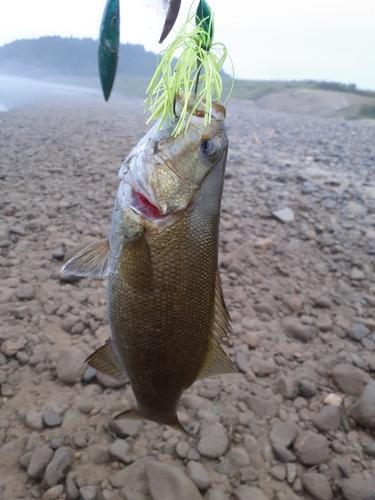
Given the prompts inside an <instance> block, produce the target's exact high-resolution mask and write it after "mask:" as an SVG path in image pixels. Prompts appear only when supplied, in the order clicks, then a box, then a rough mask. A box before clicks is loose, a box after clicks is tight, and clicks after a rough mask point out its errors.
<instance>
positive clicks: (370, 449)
mask: <svg viewBox="0 0 375 500" xmlns="http://www.w3.org/2000/svg"><path fill="white" fill-rule="evenodd" d="M363 451H364V452H365V453H366V455H368V456H369V457H374V458H375V441H373V442H372V443H370V444H368V445H367V446H365V447H364V448H363Z"/></svg>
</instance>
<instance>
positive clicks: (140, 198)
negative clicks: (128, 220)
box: [130, 187, 169, 221]
mask: <svg viewBox="0 0 375 500" xmlns="http://www.w3.org/2000/svg"><path fill="white" fill-rule="evenodd" d="M131 197H132V200H131V204H130V206H131V208H132V209H133V210H134V211H135V212H137V213H138V214H140V215H141V216H142V217H144V218H145V219H147V220H150V221H156V220H159V219H164V218H165V217H167V216H168V215H169V214H167V213H166V214H163V213H161V211H160V209H159V208H158V207H157V206H156V205H154V204H153V203H152V202H151V201H150V199H149V197H148V196H147V195H145V194H144V193H141V192H139V191H136V190H135V189H134V188H133V187H132V190H131Z"/></svg>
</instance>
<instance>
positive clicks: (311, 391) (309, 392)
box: [298, 380, 318, 398]
mask: <svg viewBox="0 0 375 500" xmlns="http://www.w3.org/2000/svg"><path fill="white" fill-rule="evenodd" d="M298 392H299V393H300V395H301V396H302V397H304V398H313V397H314V396H316V394H317V393H318V388H317V387H316V384H315V383H314V382H312V381H311V380H300V381H299V382H298Z"/></svg>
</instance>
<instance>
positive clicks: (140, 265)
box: [121, 232, 153, 291]
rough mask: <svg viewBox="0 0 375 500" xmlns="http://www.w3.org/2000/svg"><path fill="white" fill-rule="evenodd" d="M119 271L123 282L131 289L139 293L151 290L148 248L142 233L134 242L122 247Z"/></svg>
mask: <svg viewBox="0 0 375 500" xmlns="http://www.w3.org/2000/svg"><path fill="white" fill-rule="evenodd" d="M121 271H122V276H123V278H124V281H125V282H126V283H127V284H128V285H129V286H130V287H132V288H133V289H139V290H140V291H146V290H149V291H151V290H152V289H153V271H152V262H151V254H150V248H149V246H148V243H147V240H146V237H145V235H144V233H143V232H141V233H140V235H139V237H138V238H137V239H136V240H134V241H132V242H131V243H128V244H126V245H124V248H123V250H122V254H121Z"/></svg>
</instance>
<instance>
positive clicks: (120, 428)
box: [109, 418, 142, 438]
mask: <svg viewBox="0 0 375 500" xmlns="http://www.w3.org/2000/svg"><path fill="white" fill-rule="evenodd" d="M141 426H142V422H141V420H131V419H127V418H123V419H120V420H114V419H111V420H110V422H109V428H110V430H111V431H112V432H114V433H115V434H116V435H117V436H119V437H121V438H126V437H128V436H130V437H136V436H138V433H139V429H140V428H141Z"/></svg>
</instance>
